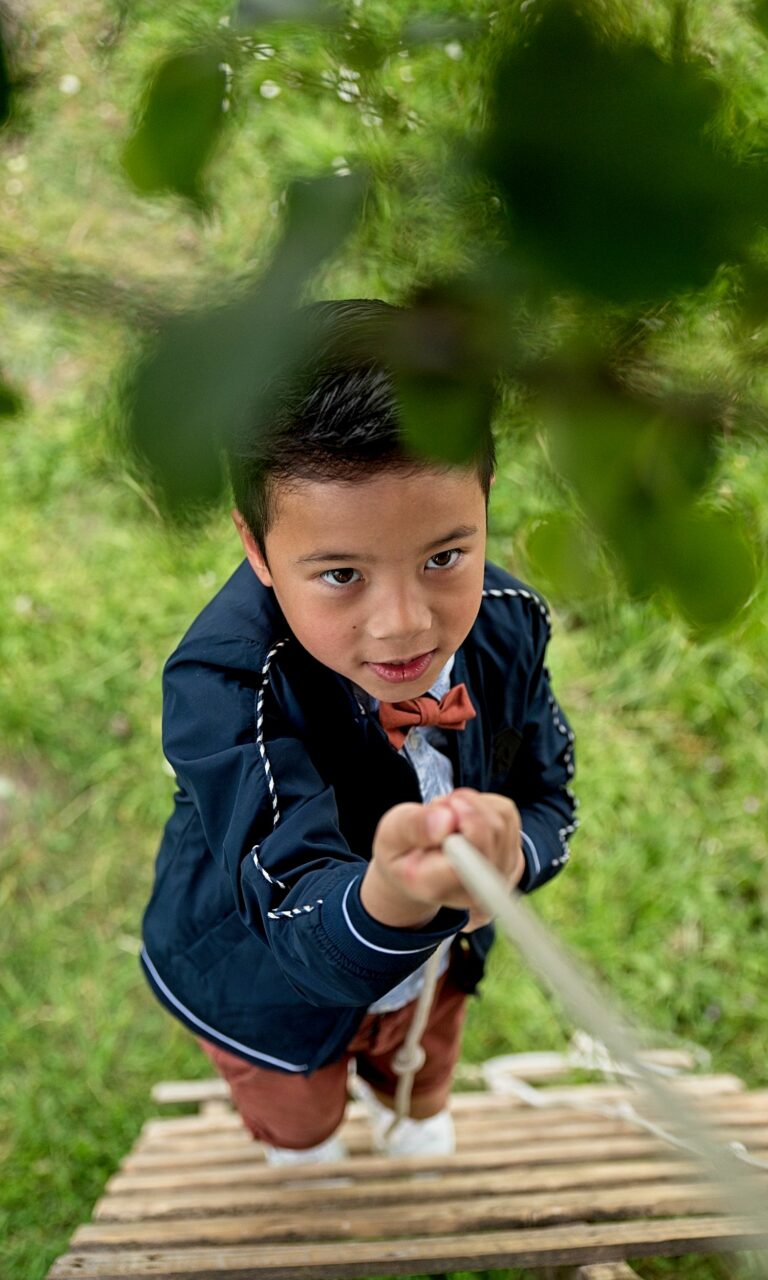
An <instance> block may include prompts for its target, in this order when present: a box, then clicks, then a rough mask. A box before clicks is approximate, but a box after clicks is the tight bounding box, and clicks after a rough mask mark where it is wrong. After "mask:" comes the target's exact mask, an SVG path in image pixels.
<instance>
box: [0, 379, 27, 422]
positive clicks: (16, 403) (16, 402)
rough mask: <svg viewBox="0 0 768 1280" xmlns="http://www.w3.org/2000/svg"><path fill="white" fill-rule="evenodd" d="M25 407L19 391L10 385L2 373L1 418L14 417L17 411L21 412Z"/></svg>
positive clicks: (0, 381) (0, 385)
mask: <svg viewBox="0 0 768 1280" xmlns="http://www.w3.org/2000/svg"><path fill="white" fill-rule="evenodd" d="M23 408H24V401H23V400H22V398H21V396H20V395H19V393H18V391H16V390H15V389H14V388H13V387H12V386H10V385H9V383H7V382H6V380H5V378H4V377H3V375H2V373H0V418H13V417H15V416H16V414H17V413H21V411H22V409H23Z"/></svg>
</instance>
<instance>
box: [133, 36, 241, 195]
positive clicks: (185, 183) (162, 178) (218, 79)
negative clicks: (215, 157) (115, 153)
mask: <svg viewBox="0 0 768 1280" xmlns="http://www.w3.org/2000/svg"><path fill="white" fill-rule="evenodd" d="M222 56H223V55H222V52H221V49H220V48H219V47H218V46H209V47H207V48H200V49H188V50H186V51H184V52H181V53H175V54H173V55H172V56H171V57H169V58H166V59H165V61H164V62H162V63H161V64H160V66H159V67H158V68H157V69H156V71H155V72H154V74H153V75H152V78H151V80H150V82H149V86H148V89H147V92H146V95H145V100H144V104H143V108H142V111H141V115H140V117H139V120H138V122H137V124H136V127H135V129H134V131H133V133H132V134H131V136H130V138H129V139H128V142H127V143H126V146H125V149H124V151H123V157H122V160H123V168H124V169H125V172H126V174H127V175H128V177H129V178H130V180H131V182H132V183H133V185H134V186H135V187H136V188H137V190H139V191H141V192H143V193H145V194H150V193H156V192H161V191H175V192H177V193H178V194H179V195H182V196H185V197H187V199H189V200H192V201H193V202H194V203H195V204H198V205H203V204H204V203H205V194H204V191H203V187H202V177H203V172H204V170H205V167H206V165H207V163H208V161H209V160H210V158H211V155H212V153H213V150H214V147H215V145H216V142H217V141H218V138H219V135H220V133H221V129H222V126H223V123H224V120H225V112H224V106H223V104H224V99H225V95H226V89H227V76H226V71H225V69H224V66H223V63H222Z"/></svg>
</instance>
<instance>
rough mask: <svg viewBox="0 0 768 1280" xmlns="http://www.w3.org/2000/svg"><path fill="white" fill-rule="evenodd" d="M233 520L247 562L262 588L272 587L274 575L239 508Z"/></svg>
mask: <svg viewBox="0 0 768 1280" xmlns="http://www.w3.org/2000/svg"><path fill="white" fill-rule="evenodd" d="M232 519H233V521H234V524H235V528H236V529H237V532H238V534H239V535H240V541H241V542H242V544H243V551H244V552H245V558H246V560H247V561H248V563H249V565H250V566H251V568H252V569H253V572H254V573H255V574H256V577H257V578H258V579H259V582H260V583H261V584H262V586H264V587H271V586H272V574H271V573H270V572H269V565H268V564H267V561H266V558H265V556H264V553H263V552H262V550H261V547H260V546H259V544H258V542H257V541H256V539H255V538H254V536H253V534H252V533H251V531H250V529H249V528H248V525H247V524H246V522H245V518H244V516H243V515H241V513H240V512H239V511H238V510H237V507H235V509H234V510H233V512H232Z"/></svg>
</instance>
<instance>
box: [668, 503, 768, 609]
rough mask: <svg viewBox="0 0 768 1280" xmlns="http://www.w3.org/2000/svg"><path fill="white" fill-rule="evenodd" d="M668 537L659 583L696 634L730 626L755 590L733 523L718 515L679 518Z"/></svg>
mask: <svg viewBox="0 0 768 1280" xmlns="http://www.w3.org/2000/svg"><path fill="white" fill-rule="evenodd" d="M670 534H671V536H670V538H669V541H668V544H667V547H666V556H665V565H664V577H665V580H666V582H667V583H668V585H669V587H670V589H671V590H672V592H673V594H674V596H675V599H676V600H677V603H678V604H679V606H680V608H681V609H682V611H683V613H684V614H685V615H686V616H687V617H688V619H689V620H690V621H691V622H692V623H693V624H694V626H695V627H697V628H699V629H701V630H710V629H712V628H715V627H721V626H723V625H725V624H726V623H728V622H731V621H732V620H733V618H734V617H735V616H736V615H737V614H738V613H739V611H740V610H741V609H743V608H744V605H745V604H746V603H747V601H748V600H749V598H750V596H751V595H752V593H753V592H754V590H755V587H756V584H757V566H756V563H755V558H754V556H753V554H752V551H751V549H750V546H749V544H748V542H747V539H746V537H745V535H744V531H743V529H742V528H741V526H740V524H739V522H738V520H737V519H736V518H735V517H734V516H732V515H730V514H727V513H725V512H722V511H694V512H690V513H683V514H682V515H681V516H680V517H679V519H678V520H677V521H676V522H675V523H674V525H673V527H672V528H671V529H670Z"/></svg>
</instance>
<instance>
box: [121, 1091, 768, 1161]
mask: <svg viewBox="0 0 768 1280" xmlns="http://www.w3.org/2000/svg"><path fill="white" fill-rule="evenodd" d="M608 1105H610V1104H608ZM636 1105H638V1109H640V1107H641V1105H642V1103H641V1100H638V1102H637V1104H636ZM694 1106H695V1108H697V1109H698V1111H699V1112H700V1114H701V1117H702V1120H703V1121H704V1122H706V1123H709V1124H719V1125H722V1124H730V1125H734V1126H738V1125H749V1126H750V1127H751V1126H752V1125H754V1124H756V1123H759V1122H760V1120H761V1119H762V1120H763V1121H764V1123H766V1124H768V1090H759V1091H755V1092H754V1093H743V1094H735V1095H731V1094H725V1095H723V1096H722V1097H718V1098H713V1099H710V1100H708V1101H707V1103H706V1104H705V1105H702V1104H701V1103H700V1102H699V1103H695V1104H694ZM452 1111H453V1116H454V1122H455V1125H456V1132H457V1134H458V1135H459V1138H461V1135H462V1134H464V1133H469V1132H486V1133H494V1132H500V1131H501V1130H502V1129H504V1130H505V1131H509V1132H510V1133H512V1132H519V1133H520V1134H521V1135H524V1134H525V1133H526V1132H529V1131H531V1130H535V1131H536V1132H537V1133H544V1132H545V1131H549V1130H550V1129H551V1128H553V1127H557V1129H558V1130H560V1129H562V1130H565V1129H566V1128H576V1127H578V1126H588V1125H594V1126H595V1131H596V1132H597V1131H598V1130H599V1131H600V1132H607V1127H608V1126H609V1125H611V1124H612V1125H613V1126H614V1127H615V1128H616V1131H617V1132H626V1131H627V1130H628V1129H629V1128H633V1127H636V1126H633V1125H632V1122H631V1121H629V1120H619V1119H614V1118H611V1117H607V1116H601V1115H599V1114H598V1113H596V1112H592V1111H589V1110H588V1109H586V1108H583V1107H573V1106H571V1107H546V1108H542V1109H538V1108H534V1107H529V1108H527V1109H526V1110H523V1111H520V1110H516V1109H514V1108H513V1109H507V1110H506V1111H503V1112H499V1113H497V1114H494V1113H493V1112H488V1111H484V1110H479V1111H470V1110H469V1109H468V1108H463V1109H459V1110H457V1109H455V1108H452ZM244 1131H245V1130H244V1126H243V1122H242V1120H241V1118H240V1116H239V1115H238V1114H237V1113H236V1112H234V1111H230V1112H226V1113H223V1114H221V1113H216V1114H203V1115H194V1116H174V1117H173V1118H172V1119H160V1120H157V1119H152V1120H148V1121H147V1122H146V1123H145V1124H144V1126H143V1128H142V1130H141V1141H142V1143H144V1144H147V1145H149V1144H152V1145H155V1144H156V1145H157V1146H158V1147H159V1146H161V1145H162V1144H163V1143H166V1144H169V1145H178V1146H180V1147H183V1146H184V1140H185V1139H186V1140H187V1141H188V1142H189V1144H190V1145H193V1144H197V1143H198V1142H199V1140H200V1138H201V1137H206V1136H208V1135H214V1134H220V1135H221V1136H222V1138H223V1139H224V1140H227V1139H228V1138H229V1136H230V1135H231V1134H233V1133H235V1134H237V1135H238V1137H242V1134H243V1132H244ZM343 1132H344V1136H345V1138H346V1139H347V1140H349V1139H351V1138H353V1137H354V1138H361V1137H363V1136H367V1135H368V1134H369V1132H370V1127H369V1122H368V1119H367V1117H366V1116H364V1115H363V1114H361V1113H356V1114H354V1115H352V1116H348V1117H347V1119H346V1120H345V1122H344V1127H343ZM585 1132H586V1130H585ZM177 1139H181V1141H180V1142H177Z"/></svg>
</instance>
